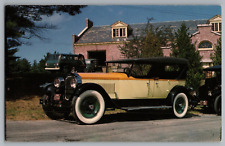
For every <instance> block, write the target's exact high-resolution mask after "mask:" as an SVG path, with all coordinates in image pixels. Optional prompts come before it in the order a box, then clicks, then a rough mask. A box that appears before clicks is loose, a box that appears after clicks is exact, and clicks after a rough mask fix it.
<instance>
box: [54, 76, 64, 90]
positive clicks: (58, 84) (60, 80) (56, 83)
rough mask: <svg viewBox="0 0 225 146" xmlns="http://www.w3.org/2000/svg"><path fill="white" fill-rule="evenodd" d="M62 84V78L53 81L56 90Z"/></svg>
mask: <svg viewBox="0 0 225 146" xmlns="http://www.w3.org/2000/svg"><path fill="white" fill-rule="evenodd" d="M62 82H64V79H63V78H62V77H59V78H56V79H55V80H54V86H55V87H56V88H59V87H60V85H61V84H62Z"/></svg>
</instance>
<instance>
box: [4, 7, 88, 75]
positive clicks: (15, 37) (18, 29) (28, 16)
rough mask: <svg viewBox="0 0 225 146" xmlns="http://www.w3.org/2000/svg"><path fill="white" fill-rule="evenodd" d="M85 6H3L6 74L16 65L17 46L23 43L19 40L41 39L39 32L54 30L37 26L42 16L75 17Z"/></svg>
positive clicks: (49, 27)
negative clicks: (64, 14)
mask: <svg viewBox="0 0 225 146" xmlns="http://www.w3.org/2000/svg"><path fill="white" fill-rule="evenodd" d="M84 7H85V6H80V5H75V6H69V5H67V6H54V5H52V6H43V5H33V6H32V5H7V6H5V44H6V45H5V65H6V74H7V73H10V72H11V71H12V70H13V69H11V68H10V67H11V66H10V65H12V64H15V63H16V58H17V57H15V56H14V55H15V53H16V52H17V51H18V46H20V45H23V44H24V43H25V42H22V41H21V38H25V39H30V38H32V37H37V38H39V39H43V37H42V35H41V30H43V29H51V28H55V27H54V26H52V25H49V24H42V25H40V24H37V23H35V22H37V21H41V20H42V17H41V16H43V15H47V16H51V15H53V14H54V13H68V14H70V15H75V14H79V13H81V10H80V9H81V8H84Z"/></svg>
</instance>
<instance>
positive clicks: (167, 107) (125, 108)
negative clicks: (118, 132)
mask: <svg viewBox="0 0 225 146" xmlns="http://www.w3.org/2000/svg"><path fill="white" fill-rule="evenodd" d="M170 108H172V106H139V107H122V108H121V109H123V110H126V111H134V110H143V109H170Z"/></svg>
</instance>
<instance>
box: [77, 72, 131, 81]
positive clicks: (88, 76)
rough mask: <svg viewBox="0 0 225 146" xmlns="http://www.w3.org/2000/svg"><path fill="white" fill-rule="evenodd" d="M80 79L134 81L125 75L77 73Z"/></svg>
mask: <svg viewBox="0 0 225 146" xmlns="http://www.w3.org/2000/svg"><path fill="white" fill-rule="evenodd" d="M79 75H80V76H81V78H82V79H102V80H124V79H134V78H133V77H128V76H127V75H126V74H125V73H79Z"/></svg>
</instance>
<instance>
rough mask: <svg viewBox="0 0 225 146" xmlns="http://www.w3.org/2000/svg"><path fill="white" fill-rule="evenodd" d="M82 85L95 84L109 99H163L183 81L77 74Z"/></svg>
mask: <svg viewBox="0 0 225 146" xmlns="http://www.w3.org/2000/svg"><path fill="white" fill-rule="evenodd" d="M79 75H80V76H81V78H82V83H96V84H98V85H100V86H101V87H103V88H104V90H105V91H106V92H107V93H108V95H109V96H110V98H111V99H118V100H119V99H165V98H166V97H167V96H168V94H169V92H170V91H171V89H172V88H173V87H174V86H176V85H180V86H184V85H185V80H176V79H139V78H134V77H132V76H129V77H128V76H127V75H126V74H124V73H79Z"/></svg>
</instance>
